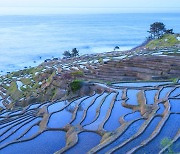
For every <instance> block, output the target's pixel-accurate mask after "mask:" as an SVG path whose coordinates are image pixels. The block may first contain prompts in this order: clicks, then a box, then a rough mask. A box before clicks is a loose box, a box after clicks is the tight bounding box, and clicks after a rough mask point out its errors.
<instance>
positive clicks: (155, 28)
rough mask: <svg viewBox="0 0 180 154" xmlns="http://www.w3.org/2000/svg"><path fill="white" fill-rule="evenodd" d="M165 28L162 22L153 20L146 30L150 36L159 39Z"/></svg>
mask: <svg viewBox="0 0 180 154" xmlns="http://www.w3.org/2000/svg"><path fill="white" fill-rule="evenodd" d="M165 30H166V28H165V25H164V24H163V23H162V22H155V23H153V24H151V25H150V30H149V31H148V32H149V33H150V34H151V36H150V38H152V39H156V38H158V39H159V38H161V37H162V36H163V35H164V33H165Z"/></svg>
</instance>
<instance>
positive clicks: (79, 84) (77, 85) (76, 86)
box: [70, 80, 82, 93]
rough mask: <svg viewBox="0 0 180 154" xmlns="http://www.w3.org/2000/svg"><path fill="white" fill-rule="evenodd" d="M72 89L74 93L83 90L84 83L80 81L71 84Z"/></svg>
mask: <svg viewBox="0 0 180 154" xmlns="http://www.w3.org/2000/svg"><path fill="white" fill-rule="evenodd" d="M70 87H71V90H72V92H73V93H75V92H76V91H78V90H79V89H81V87H82V81H80V80H74V81H72V82H71V83H70Z"/></svg>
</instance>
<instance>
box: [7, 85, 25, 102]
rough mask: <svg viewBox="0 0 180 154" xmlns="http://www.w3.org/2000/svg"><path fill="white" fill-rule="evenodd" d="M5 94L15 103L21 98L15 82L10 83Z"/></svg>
mask: <svg viewBox="0 0 180 154" xmlns="http://www.w3.org/2000/svg"><path fill="white" fill-rule="evenodd" d="M7 94H8V95H10V96H11V98H12V99H13V100H15V101H18V100H19V99H20V98H22V92H20V91H19V90H18V88H17V84H16V82H11V85H10V87H9V88H8V89H7Z"/></svg>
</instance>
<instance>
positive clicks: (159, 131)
mask: <svg viewBox="0 0 180 154" xmlns="http://www.w3.org/2000/svg"><path fill="white" fill-rule="evenodd" d="M139 84H140V85H138V83H134V84H133V83H131V84H123V85H121V84H114V85H113V87H110V88H111V89H112V92H110V93H108V92H107V91H104V92H103V93H101V94H97V93H94V94H93V95H92V96H85V97H82V98H78V99H76V100H73V101H67V100H65V101H61V102H49V103H48V102H47V103H46V104H34V105H30V106H28V107H26V108H24V109H23V110H17V111H8V110H3V111H2V112H1V113H0V153H4V154H12V153H18V154H22V153H26V154H31V153H39V154H41V153H43V154H46V153H47V154H49V153H55V152H57V153H69V154H70V153H81V154H83V153H99V154H101V153H102V154H103V153H107V154H108V153H117V154H118V153H128V154H130V153H138V154H140V153H152V152H154V153H168V150H169V149H170V148H171V149H172V150H173V151H174V152H177V153H178V152H180V148H179V147H180V146H179V145H180V97H179V96H180V83H179V82H178V83H170V82H167V83H165V84H164V83H161V82H160V83H157V82H156V83H146V84H145V83H139ZM104 86H105V85H104ZM121 86H122V87H121ZM165 138H168V139H169V140H170V144H167V145H162V144H161V142H162V141H163V140H164V139H165Z"/></svg>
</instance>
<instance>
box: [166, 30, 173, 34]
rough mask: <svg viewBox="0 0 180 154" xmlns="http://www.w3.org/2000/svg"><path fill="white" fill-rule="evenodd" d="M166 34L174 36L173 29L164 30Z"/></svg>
mask: <svg viewBox="0 0 180 154" xmlns="http://www.w3.org/2000/svg"><path fill="white" fill-rule="evenodd" d="M165 33H166V34H174V32H173V29H167V30H165Z"/></svg>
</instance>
